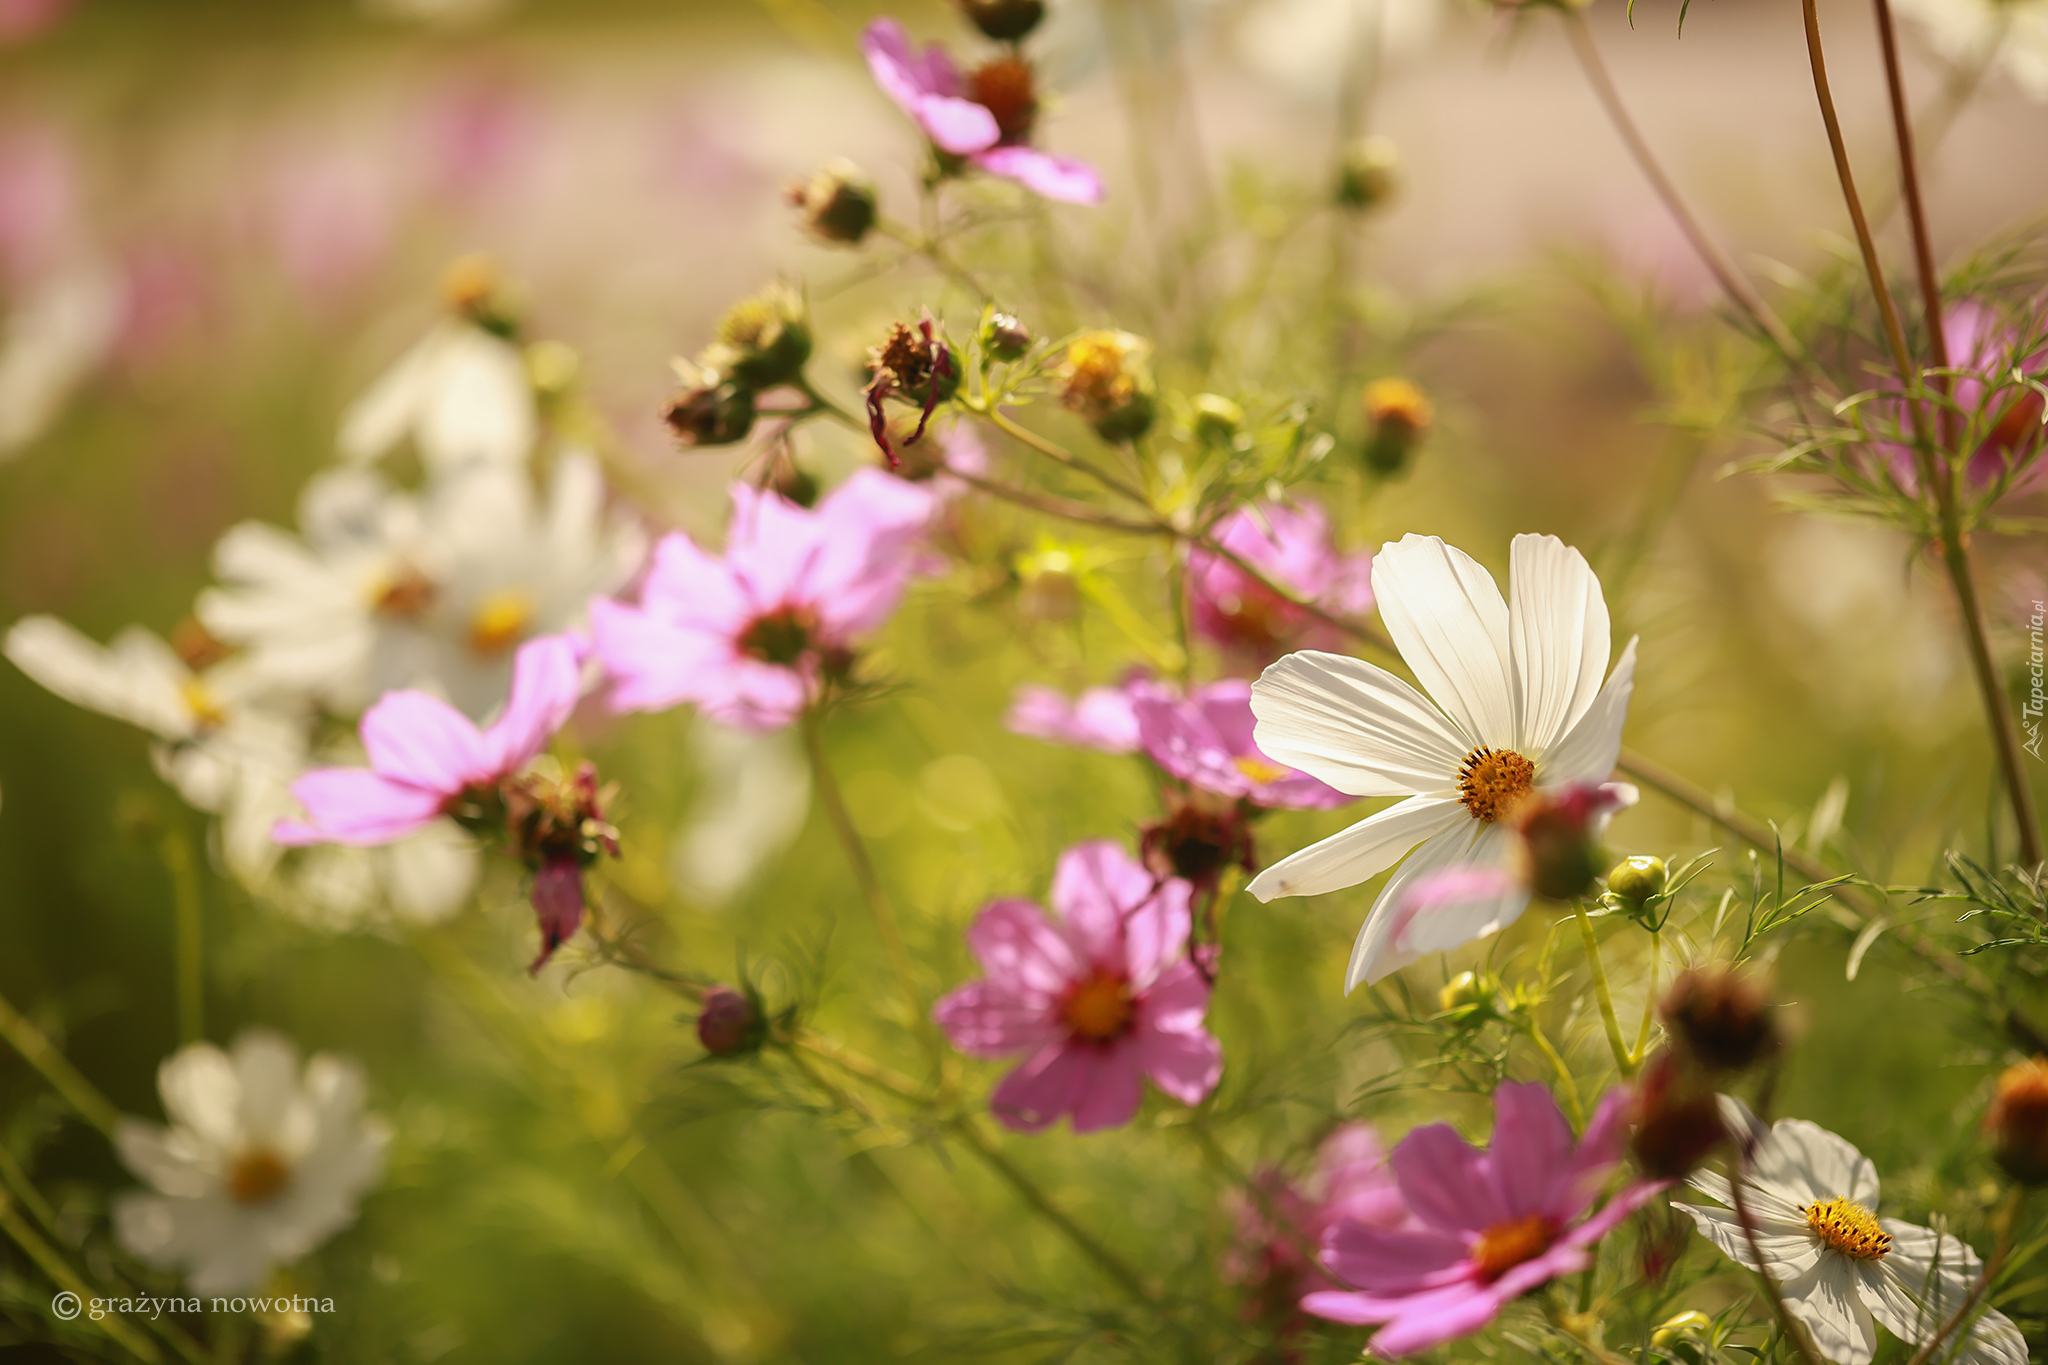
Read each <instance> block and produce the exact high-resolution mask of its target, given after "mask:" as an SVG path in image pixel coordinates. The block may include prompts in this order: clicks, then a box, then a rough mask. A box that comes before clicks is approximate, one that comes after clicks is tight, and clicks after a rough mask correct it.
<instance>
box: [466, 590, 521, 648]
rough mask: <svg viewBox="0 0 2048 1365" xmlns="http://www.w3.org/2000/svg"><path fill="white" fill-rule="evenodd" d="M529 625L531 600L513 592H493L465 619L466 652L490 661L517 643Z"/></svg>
mask: <svg viewBox="0 0 2048 1365" xmlns="http://www.w3.org/2000/svg"><path fill="white" fill-rule="evenodd" d="M531 624H533V599H532V598H530V597H528V596H527V595H526V594H525V593H523V592H519V591H517V590H516V589H510V588H508V589H506V590H504V591H502V592H494V593H492V594H491V595H490V596H489V597H486V598H485V599H484V600H483V601H481V602H479V603H477V607H476V611H475V612H473V613H471V615H470V618H469V649H470V652H471V653H472V654H480V655H482V656H483V657H485V658H490V657H491V656H492V655H494V654H503V653H504V652H505V651H506V650H508V649H510V648H511V647H512V646H514V645H516V644H518V643H519V641H520V640H521V639H523V638H524V637H525V635H526V628H527V627H528V626H529V625H531Z"/></svg>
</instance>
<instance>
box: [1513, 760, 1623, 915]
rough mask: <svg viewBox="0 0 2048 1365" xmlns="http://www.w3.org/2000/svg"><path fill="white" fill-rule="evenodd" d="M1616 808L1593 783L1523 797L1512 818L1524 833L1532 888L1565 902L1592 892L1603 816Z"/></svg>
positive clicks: (1527, 867)
mask: <svg viewBox="0 0 2048 1365" xmlns="http://www.w3.org/2000/svg"><path fill="white" fill-rule="evenodd" d="M1612 808H1613V805H1612V798H1610V797H1609V796H1608V795H1607V794H1606V793H1605V792H1603V791H1602V790H1601V789H1600V788H1599V787H1588V786H1573V787H1567V788H1565V789H1564V790H1562V791H1559V792H1551V793H1542V792H1532V793H1531V794H1529V795H1528V796H1526V797H1523V798H1522V799H1521V800H1520V801H1517V802H1516V803H1515V805H1514V806H1513V808H1512V809H1511V810H1510V811H1509V812H1508V819H1509V821H1510V822H1511V823H1512V824H1513V826H1514V829H1515V832H1516V833H1518V834H1520V835H1521V836H1522V858H1523V863H1524V867H1523V871H1524V872H1525V873H1526V874H1527V878H1528V883H1529V889H1530V890H1532V891H1534V892H1535V893H1536V894H1537V895H1539V896H1547V897H1549V898H1550V899H1552V900H1560V901H1566V900H1571V899H1572V898H1573V897H1575V896H1583V895H1585V894H1586V893H1588V892H1589V891H1591V890H1592V889H1593V885H1594V882H1595V881H1596V880H1597V879H1598V877H1599V875H1600V862H1601V858H1600V846H1599V837H1598V835H1599V818H1600V816H1602V815H1603V814H1604V813H1605V812H1607V811H1608V810H1611V809H1612Z"/></svg>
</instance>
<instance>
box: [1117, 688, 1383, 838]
mask: <svg viewBox="0 0 2048 1365" xmlns="http://www.w3.org/2000/svg"><path fill="white" fill-rule="evenodd" d="M1131 711H1132V714H1133V715H1134V716H1135V717H1136V719H1137V722H1138V747H1139V748H1140V749H1142V750H1144V752H1145V755H1146V756H1147V757H1148V758H1150V759H1151V760H1152V761H1153V762H1154V763H1157V764H1158V765H1159V766H1160V767H1161V768H1164V769H1165V770H1166V771H1167V772H1168V773H1170V774H1172V775H1173V776H1174V777H1177V778H1179V779H1180V780H1181V781H1183V782H1185V783H1187V784H1188V785H1189V786H1192V787H1200V788H1201V789H1202V790H1204V791H1207V792H1213V793H1214V794H1216V795H1217V796H1225V797H1230V798H1232V799H1234V800H1239V801H1248V802H1250V803H1251V804H1252V805H1254V806H1266V807H1272V806H1282V807H1286V808H1288V809H1291V810H1330V809H1332V808H1333V807H1336V806H1341V805H1344V804H1346V803H1348V802H1350V801H1353V800H1355V799H1356V798H1355V797H1350V796H1346V795H1345V794H1344V793H1343V792H1340V791H1338V790H1337V789H1336V788H1335V787H1331V786H1327V785H1325V784H1324V783H1322V782H1319V781H1317V780H1316V779H1315V778H1313V777H1310V776H1309V775H1308V774H1307V773H1305V772H1302V771H1300V770H1299V769H1297V768H1290V767H1288V766H1287V765H1286V764H1284V763H1275V762H1274V761H1273V760H1272V759H1270V758H1268V757H1266V756H1265V755H1264V754H1263V753H1260V752H1259V746H1258V745H1257V744H1254V743H1253V742H1252V729H1253V727H1254V726H1255V725H1257V723H1258V720H1257V718H1256V717H1255V716H1253V715H1252V685H1251V684H1250V683H1248V682H1245V681H1244V680H1243V679H1241V678H1227V679H1225V680H1224V681H1222V682H1214V683H1208V684H1205V685H1203V686H1201V687H1198V688H1196V689H1195V690H1194V691H1193V693H1191V694H1190V695H1189V696H1187V697H1186V698H1176V697H1171V696H1162V695H1158V694H1156V693H1155V694H1152V695H1139V696H1136V697H1134V698H1133V699H1132V703H1131Z"/></svg>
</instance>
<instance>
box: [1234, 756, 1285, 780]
mask: <svg viewBox="0 0 2048 1365" xmlns="http://www.w3.org/2000/svg"><path fill="white" fill-rule="evenodd" d="M1231 761H1232V762H1233V763H1235V764H1236V765H1237V770H1238V771H1239V772H1241V773H1243V774H1244V775H1245V776H1246V777H1248V778H1250V779H1251V780H1252V781H1254V782H1256V783H1258V784H1259V785H1260V786H1265V785H1266V784H1267V783H1269V782H1278V781H1279V780H1280V779H1281V778H1283V777H1285V776H1287V769H1285V768H1283V767H1281V766H1280V765H1279V764H1278V763H1275V762H1273V761H1272V760H1270V759H1265V758H1261V757H1259V756H1258V755H1257V754H1245V755H1244V756H1242V757H1241V758H1235V759H1232V760H1231Z"/></svg>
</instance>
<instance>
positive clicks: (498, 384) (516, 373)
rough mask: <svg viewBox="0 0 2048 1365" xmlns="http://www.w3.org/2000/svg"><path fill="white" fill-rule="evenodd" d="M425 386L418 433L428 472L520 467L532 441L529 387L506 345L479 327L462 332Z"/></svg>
mask: <svg viewBox="0 0 2048 1365" xmlns="http://www.w3.org/2000/svg"><path fill="white" fill-rule="evenodd" d="M430 383H431V385H432V391H431V392H428V393H426V394H423V395H422V398H423V399H424V402H423V405H422V410H421V412H420V414H419V426H418V428H417V435H418V439H419V445H420V454H421V456H422V457H423V458H424V459H425V460H426V462H427V465H428V467H429V468H431V469H435V470H437V471H445V470H450V469H455V468H459V467H461V466H463V465H466V464H470V463H480V464H485V465H496V466H501V467H508V468H517V467H519V466H520V465H522V464H523V463H524V462H525V460H526V456H527V454H528V452H530V451H531V450H532V449H533V441H534V428H535V417H534V409H533V386H532V384H531V383H530V382H529V381H528V379H527V377H526V365H525V362H524V361H522V360H521V359H520V355H519V351H518V350H517V348H515V347H514V346H513V345H512V344H511V343H510V342H507V341H504V340H502V339H501V338H498V337H495V336H492V335H491V334H490V333H489V332H486V331H484V330H483V329H482V328H480V327H470V326H464V327H461V328H460V330H459V331H458V332H457V333H456V334H455V336H454V337H453V339H452V340H451V342H450V343H449V346H448V348H447V350H446V351H445V352H444V354H443V355H442V356H441V358H440V367H439V369H438V371H437V372H436V373H435V374H434V375H433V377H432V380H431V381H430Z"/></svg>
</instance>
